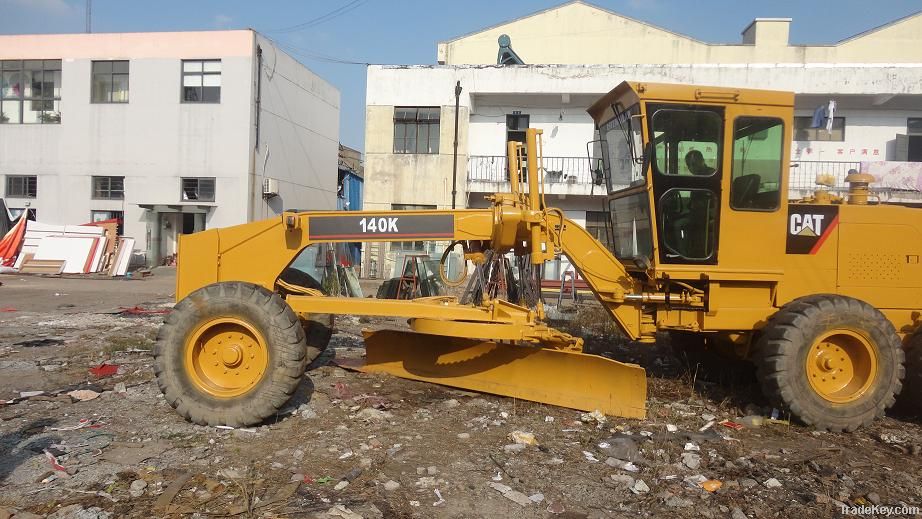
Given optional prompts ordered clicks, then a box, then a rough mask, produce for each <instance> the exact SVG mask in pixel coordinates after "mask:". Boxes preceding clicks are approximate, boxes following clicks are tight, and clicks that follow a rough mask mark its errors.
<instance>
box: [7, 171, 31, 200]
mask: <svg viewBox="0 0 922 519" xmlns="http://www.w3.org/2000/svg"><path fill="white" fill-rule="evenodd" d="M6 196H7V197H8V198H35V197H36V196H38V177H37V176H35V175H7V176H6Z"/></svg>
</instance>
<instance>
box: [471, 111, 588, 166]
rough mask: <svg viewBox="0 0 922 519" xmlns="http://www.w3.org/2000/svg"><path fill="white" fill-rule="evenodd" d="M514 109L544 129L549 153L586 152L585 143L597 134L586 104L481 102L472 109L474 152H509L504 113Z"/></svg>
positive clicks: (482, 153)
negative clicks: (540, 105)
mask: <svg viewBox="0 0 922 519" xmlns="http://www.w3.org/2000/svg"><path fill="white" fill-rule="evenodd" d="M513 110H518V111H521V112H522V113H523V114H528V115H529V116H530V117H529V126H530V127H531V128H539V129H541V130H543V131H544V134H543V139H544V155H545V156H546V157H582V156H585V155H586V143H587V142H589V141H591V140H592V139H593V138H594V137H593V134H594V133H595V127H594V125H593V123H592V118H591V117H589V114H587V113H586V107H580V106H566V107H564V106H561V107H559V108H534V107H527V106H483V105H480V104H476V105H475V106H474V111H473V112H472V113H471V125H470V143H471V144H470V154H471V155H506V116H505V114H511V113H512V112H513ZM580 150H582V151H580Z"/></svg>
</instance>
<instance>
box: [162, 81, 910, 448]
mask: <svg viewBox="0 0 922 519" xmlns="http://www.w3.org/2000/svg"><path fill="white" fill-rule="evenodd" d="M793 105H794V95H793V94H792V93H788V92H774V91H761V90H746V89H729V88H710V87H698V86H688V85H666V84H653V83H637V82H634V83H629V82H625V83H621V84H620V85H618V86H617V87H616V88H615V89H614V90H612V91H611V92H609V93H608V94H607V95H605V96H604V97H602V98H601V99H599V100H598V101H597V102H596V103H595V104H593V105H592V106H591V107H590V108H589V109H588V111H589V113H590V115H591V116H592V118H593V119H594V121H595V123H596V127H597V130H598V137H599V140H598V141H596V142H595V146H596V149H599V150H600V155H601V157H600V167H601V169H602V171H603V173H604V183H605V184H606V185H607V188H608V189H607V191H608V195H607V197H605V205H606V208H607V210H608V212H609V213H610V215H611V222H610V228H609V233H610V243H611V245H610V246H606V245H603V244H602V243H600V242H599V241H597V240H596V239H595V238H594V237H593V236H592V235H591V234H590V233H589V232H587V231H586V230H585V229H584V228H583V227H581V226H580V225H578V224H577V223H574V222H573V221H571V220H570V219H568V218H567V217H566V216H565V215H564V214H563V212H562V211H561V210H559V209H555V208H553V207H547V206H546V205H545V201H544V193H543V183H542V178H541V177H542V169H541V166H540V165H541V144H540V133H541V132H540V130H535V129H530V130H528V132H527V136H526V142H525V143H517V142H510V143H509V148H508V158H509V160H508V173H509V180H510V186H511V192H510V193H497V194H494V195H492V196H489V197H488V199H489V200H490V202H491V204H490V207H489V208H487V209H463V210H432V211H384V212H377V211H365V212H319V211H313V212H297V211H288V212H285V213H284V214H282V215H281V216H280V217H277V218H272V219H268V220H264V221H258V222H253V223H248V224H243V225H239V226H235V227H229V228H224V229H214V230H207V231H204V232H199V233H196V234H193V235H189V236H183V237H182V238H181V240H180V247H179V268H178V272H177V290H176V298H177V300H178V303H177V304H176V306H175V308H174V311H173V312H172V313H171V314H170V315H169V316H168V317H167V318H166V320H165V322H164V324H163V326H162V328H161V329H160V332H159V335H158V338H157V344H156V348H155V357H156V362H155V368H156V374H157V381H158V384H159V386H160V388H161V390H162V391H163V393H164V394H165V396H166V399H167V401H168V402H169V403H170V404H171V405H172V406H173V407H174V408H176V410H177V411H178V412H179V413H180V414H181V415H183V416H184V417H186V418H187V419H189V420H191V421H193V422H196V423H200V424H211V425H218V424H223V425H231V426H243V425H250V424H255V423H259V422H261V421H263V420H265V419H266V418H268V417H271V416H273V415H275V414H276V413H277V412H278V410H279V409H280V408H281V407H282V406H283V405H284V404H285V403H286V402H287V400H288V399H289V397H290V396H291V395H292V394H293V392H294V391H295V389H296V388H297V386H298V385H299V383H300V382H301V379H302V377H303V375H304V372H305V369H306V367H307V366H308V364H309V363H310V362H311V361H312V360H313V359H314V358H316V357H317V356H318V355H319V354H320V353H321V351H322V350H323V349H324V348H325V347H326V345H327V343H328V341H329V340H330V336H331V330H332V319H333V316H335V315H342V314H351V315H365V316H388V317H406V318H408V323H409V325H410V327H411V328H412V330H413V331H396V330H381V331H367V332H365V335H366V337H365V343H366V355H365V359H364V366H363V367H361V368H360V369H363V370H365V371H367V372H382V373H390V374H393V375H396V376H398V377H405V378H410V379H416V380H422V381H429V382H433V383H438V384H443V385H447V386H453V387H460V388H465V389H470V390H476V391H483V392H488V393H494V394H499V395H506V396H511V397H516V398H521V399H527V400H532V401H537V402H544V403H548V404H553V405H559V406H564V407H569V408H574V409H580V410H587V411H589V410H600V411H602V412H603V413H606V414H610V415H618V416H624V417H633V418H642V417H644V416H645V412H646V410H645V404H646V379H645V372H644V370H643V368H641V367H640V366H637V365H634V364H627V363H621V362H617V361H615V360H612V359H609V358H605V357H602V356H597V355H591V354H588V353H584V352H583V351H582V340H581V339H580V338H578V337H574V336H571V335H569V334H567V333H564V332H561V331H558V330H555V329H554V328H551V327H549V326H548V325H547V324H546V323H545V314H544V307H543V304H542V303H541V302H540V296H538V298H537V300H535V299H534V298H532V300H531V301H530V303H531V304H529V302H528V301H527V299H528V298H522V297H520V298H518V299H516V300H509V299H511V298H509V297H506V298H504V297H502V294H495V293H492V292H490V291H488V290H483V283H484V280H485V279H486V278H489V276H490V275H491V274H490V273H489V272H486V270H487V267H489V265H491V264H495V260H496V258H500V257H505V258H512V259H514V260H515V261H516V264H517V265H519V266H521V267H522V268H521V269H520V270H519V275H518V281H519V282H520V283H521V284H523V286H525V287H527V286H528V285H529V284H531V285H532V286H534V283H533V282H534V281H535V279H536V278H537V277H538V276H539V275H540V274H539V273H540V266H541V265H543V264H544V263H545V262H546V261H548V260H552V259H554V258H557V257H559V256H560V255H561V254H562V255H565V256H566V257H567V258H568V259H569V261H570V263H571V265H573V267H574V268H575V269H576V270H577V271H578V272H579V274H580V276H581V277H582V279H584V280H585V281H586V283H587V284H588V286H589V287H590V288H591V289H592V292H593V293H594V294H595V296H596V298H597V299H598V301H599V303H600V304H601V305H602V307H604V309H605V310H606V311H607V313H608V314H610V315H611V317H612V319H614V321H615V323H617V327H618V328H620V330H621V331H622V332H623V333H624V335H625V336H626V337H627V338H629V339H631V340H633V341H635V342H636V343H637V344H638V346H637V347H643V344H644V343H653V342H654V341H655V340H656V338H657V336H658V334H659V336H661V337H662V336H663V334H664V333H665V334H668V335H670V336H671V340H672V341H673V342H674V343H676V344H678V345H679V346H680V347H682V348H684V349H686V350H689V351H693V350H704V349H707V350H712V351H717V352H720V353H721V354H723V355H726V356H728V357H736V358H739V359H747V360H750V361H752V362H753V363H754V364H755V367H756V373H757V378H758V380H759V382H760V384H761V387H762V390H763V392H764V394H765V396H766V397H767V399H769V400H770V401H771V403H772V404H773V405H774V406H776V407H778V408H780V409H784V410H787V411H788V412H789V413H790V414H791V415H792V416H794V417H796V418H797V419H799V420H800V421H801V422H802V423H804V424H807V425H810V426H813V427H816V428H819V429H825V430H831V431H843V430H848V431H851V430H854V429H855V428H857V427H860V426H862V425H866V424H868V423H869V422H871V421H872V420H874V419H875V418H876V417H879V416H881V415H883V413H884V412H885V410H886V409H887V408H888V407H890V406H891V405H892V404H893V403H894V400H895V397H896V396H897V394H898V393H899V392H900V390H901V388H902V385H903V383H904V382H907V383H909V384H915V390H916V391H918V388H919V380H918V379H919V373H920V371H922V370H920V369H918V367H917V368H915V369H910V370H909V378H908V379H907V380H905V381H904V377H905V373H906V371H905V370H906V368H905V367H904V364H905V363H907V362H909V363H910V364H912V363H914V365H915V366H922V359H920V357H922V333H920V324H922V316H920V314H922V264H920V261H919V258H920V256H922V208H919V207H912V206H908V205H899V204H888V203H881V202H880V201H878V200H876V199H875V197H874V196H873V194H872V192H871V191H870V189H869V186H868V185H869V183H870V182H872V181H873V177H871V176H869V175H864V174H860V173H857V172H851V173H850V174H849V176H848V178H846V179H845V180H846V182H847V183H849V185H850V188H849V190H848V192H847V193H842V194H841V195H837V194H835V193H834V192H832V191H829V190H822V189H819V190H817V191H816V193H815V194H814V195H813V196H810V197H807V198H805V199H802V200H789V199H788V192H789V191H788V183H789V172H790V167H791V165H790V163H789V157H790V153H791V150H790V146H791V142H792V133H791V132H792V124H791V122H792V118H793ZM407 240H411V241H420V240H431V241H442V242H452V243H453V245H452V247H454V248H455V249H457V247H458V246H459V244H460V246H461V248H462V250H463V251H464V256H465V258H466V259H467V260H468V261H470V262H473V264H474V265H478V267H477V269H475V270H474V272H473V274H471V276H469V277H470V279H469V281H468V282H467V288H468V289H467V291H466V292H465V295H464V296H463V297H461V298H453V297H428V298H420V299H414V300H409V301H397V300H377V299H359V298H347V297H330V296H327V295H325V294H324V292H323V291H321V290H320V286H321V285H320V284H319V283H318V282H317V280H316V279H315V278H314V277H312V276H310V275H295V276H292V275H291V274H292V267H293V262H294V261H295V259H296V258H298V257H299V255H303V254H305V251H310V250H312V248H316V246H317V245H318V244H328V243H331V242H334V243H335V242H357V241H373V242H390V241H407ZM300 257H303V256H300ZM318 257H319V256H318ZM304 270H305V269H302V274H303V272H304ZM306 270H310V269H306ZM514 277H515V276H513V278H514ZM539 293H540V291H539ZM907 354H908V355H909V360H908V361H907V360H906V355H907ZM913 377H915V378H913Z"/></svg>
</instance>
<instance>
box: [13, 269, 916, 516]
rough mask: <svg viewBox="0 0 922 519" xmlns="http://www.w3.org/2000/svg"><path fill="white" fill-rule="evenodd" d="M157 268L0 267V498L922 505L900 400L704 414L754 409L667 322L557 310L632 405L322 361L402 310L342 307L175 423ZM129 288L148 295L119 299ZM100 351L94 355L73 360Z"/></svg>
mask: <svg viewBox="0 0 922 519" xmlns="http://www.w3.org/2000/svg"><path fill="white" fill-rule="evenodd" d="M172 274H173V272H172V271H171V270H169V269H158V270H157V271H156V272H155V274H154V276H153V277H151V278H147V279H144V280H138V281H131V282H117V281H109V280H61V279H54V278H26V277H14V276H0V282H2V283H3V286H0V300H2V302H3V303H2V304H0V307H4V308H10V307H11V308H14V309H15V311H9V312H4V313H0V399H2V400H3V401H9V402H12V403H6V404H4V405H2V406H0V517H8V515H4V514H14V513H15V514H16V515H14V517H35V516H38V517H45V516H47V517H53V518H57V519H64V518H80V519H86V518H103V517H112V518H115V517H151V516H153V517H181V516H186V517H188V516H192V517H213V516H217V517H315V516H316V517H345V518H356V517H365V518H374V517H513V518H517V517H555V516H557V517H571V518H574V517H628V516H630V517H637V516H641V517H659V516H666V515H668V516H672V517H714V518H717V517H732V518H734V519H741V518H744V517H759V518H762V517H765V518H767V517H788V516H797V515H799V516H801V517H838V516H845V514H843V511H847V512H862V513H859V514H857V515H858V516H860V517H875V516H883V515H884V513H885V512H889V513H891V516H900V514H899V512H906V513H903V516H911V512H912V510H911V509H910V507H916V508H917V510H916V514H918V508H919V507H922V476H920V475H922V454H920V446H922V428H920V425H919V420H918V418H914V417H911V416H890V417H887V418H885V419H883V420H880V421H878V422H876V423H875V424H874V425H872V426H871V427H868V428H865V429H862V430H859V431H858V432H855V433H852V434H831V433H821V432H817V431H813V430H810V429H808V428H805V427H802V426H799V425H797V424H793V425H788V424H785V423H772V422H765V423H762V424H761V425H758V426H756V424H752V426H750V427H745V428H743V429H741V430H734V429H731V428H728V427H725V426H723V425H720V424H719V422H720V421H722V420H724V419H729V420H733V421H737V422H739V421H744V420H742V417H745V416H748V415H759V416H763V415H770V414H771V409H766V408H764V407H762V406H763V402H762V400H761V397H760V395H759V392H758V389H757V388H756V387H755V386H754V384H753V381H752V380H751V378H750V377H748V376H747V374H746V373H742V374H737V376H734V377H732V378H726V379H725V380H719V381H717V382H714V381H710V380H704V379H702V378H701V377H698V376H697V375H696V370H695V369H693V368H692V367H690V366H688V365H686V364H685V363H683V361H681V360H679V359H677V358H675V357H674V356H673V355H672V354H671V353H670V348H669V347H668V345H667V344H665V341H663V343H660V344H657V345H655V346H643V345H634V344H626V343H624V342H623V341H619V340H617V339H615V338H613V334H612V333H610V330H609V329H608V328H606V327H605V326H604V325H598V324H594V323H596V322H597V321H596V320H595V319H593V318H591V317H590V318H581V319H577V320H576V321H574V322H571V323H570V324H569V328H570V331H571V332H576V333H580V334H581V335H583V336H584V337H585V338H586V340H587V345H588V346H589V347H590V349H591V350H592V351H594V352H598V353H602V354H605V355H609V356H612V357H614V358H617V359H619V360H628V361H635V362H638V363H641V364H642V365H643V366H644V367H646V368H647V369H648V374H649V376H650V381H649V382H650V400H649V415H648V419H646V420H629V419H621V418H615V417H599V416H591V415H587V414H584V413H579V412H576V411H572V410H568V409H562V408H557V407H552V406H546V405H541V404H536V403H532V402H524V401H519V400H512V399H507V398H501V397H496V396H491V395H482V394H476V393H470V392H465V391H458V390H453V389H450V388H445V387H441V386H435V385H429V384H424V383H418V382H413V381H407V380H400V379H396V378H393V377H388V376H382V375H368V374H362V373H356V372H351V371H347V370H344V369H341V368H339V367H337V366H336V364H335V361H336V360H337V359H343V358H355V357H359V356H361V354H362V342H361V336H360V330H361V329H362V328H365V327H375V328H380V327H397V328H400V327H405V324H403V323H402V322H401V321H399V320H374V319H362V320H359V319H356V318H352V317H343V318H341V319H340V320H339V321H338V324H337V331H336V334H335V335H334V337H333V340H332V342H331V347H330V349H329V350H328V351H327V353H325V354H324V355H323V356H322V357H321V358H320V359H319V360H318V361H317V362H315V363H314V365H312V366H311V368H310V369H309V370H308V373H307V375H306V377H305V381H304V383H303V384H302V386H301V388H300V390H299V391H298V393H297V395H296V396H295V398H294V399H293V400H292V401H291V402H290V406H289V407H288V408H287V409H285V410H284V412H282V413H280V414H279V416H277V417H276V418H274V419H272V420H270V421H269V422H268V423H265V424H262V425H260V426H257V427H253V428H248V429H236V430H230V429H221V428H215V427H203V426H197V425H193V424H190V423H187V422H185V421H184V420H182V419H181V418H180V417H179V416H178V415H177V414H176V413H175V412H174V411H173V410H172V409H171V408H170V407H169V405H167V404H166V403H165V402H164V399H163V398H162V396H161V395H160V392H159V391H158V389H157V387H156V384H155V383H154V382H153V372H152V369H151V358H150V355H149V352H148V350H150V348H151V345H152V340H153V338H154V336H155V334H156V330H157V328H158V326H159V323H160V322H161V320H162V318H163V316H162V314H161V313H159V312H163V311H168V310H169V308H170V306H171V300H170V297H171V291H172ZM125 283H129V284H128V285H126V284H125ZM62 285H64V287H63V288H62ZM55 293H57V294H64V295H54V294H55ZM69 305H70V306H69ZM133 306H141V307H143V308H144V309H146V310H147V311H149V312H150V313H146V314H142V315H133V314H124V313H120V311H121V310H120V308H125V307H133ZM583 312H585V313H586V314H587V315H590V316H591V315H592V310H591V309H589V310H584V311H583ZM102 364H108V365H113V366H114V368H108V369H110V370H111V371H114V374H105V373H103V375H105V376H102V377H98V376H96V375H95V374H94V373H92V372H91V371H90V369H91V368H94V367H99V366H100V365H102ZM75 390H77V391H79V390H86V391H88V392H87V393H73V394H74V395H75V396H77V397H80V398H85V397H86V396H87V395H90V396H94V397H93V398H92V399H90V400H86V401H81V400H79V398H75V397H72V396H70V395H69V394H68V393H70V392H71V391H75ZM26 391H44V394H41V395H37V396H31V397H29V398H20V396H21V392H26ZM781 418H784V417H781ZM712 422H713V424H712V425H710V426H709V427H708V424H711V423H712ZM52 456H53V457H54V459H55V460H56V464H57V468H56V467H55V465H54V464H53V462H52V459H51V457H52ZM875 506H877V507H878V508H876V509H875V508H873V507H875ZM852 507H857V508H852ZM862 507H863V508H862ZM880 507H886V508H880ZM29 514H35V515H29ZM851 515H856V514H851Z"/></svg>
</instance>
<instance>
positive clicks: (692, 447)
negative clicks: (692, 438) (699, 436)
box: [685, 442, 701, 451]
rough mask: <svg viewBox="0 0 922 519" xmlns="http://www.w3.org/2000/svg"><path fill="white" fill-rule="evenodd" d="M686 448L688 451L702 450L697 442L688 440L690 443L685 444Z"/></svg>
mask: <svg viewBox="0 0 922 519" xmlns="http://www.w3.org/2000/svg"><path fill="white" fill-rule="evenodd" d="M685 450H687V451H700V450H701V447H699V446H697V445H695V444H694V443H692V442H688V443H686V444H685Z"/></svg>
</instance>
